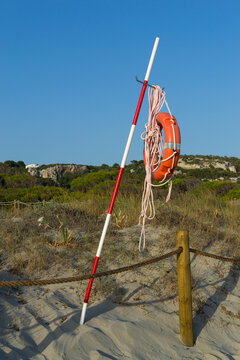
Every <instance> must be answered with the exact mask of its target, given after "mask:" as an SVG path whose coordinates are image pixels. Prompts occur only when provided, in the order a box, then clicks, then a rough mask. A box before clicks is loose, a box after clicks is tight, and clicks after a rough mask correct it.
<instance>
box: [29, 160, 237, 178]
mask: <svg viewBox="0 0 240 360" xmlns="http://www.w3.org/2000/svg"><path fill="white" fill-rule="evenodd" d="M117 168H119V165H118V164H116V163H115V164H114V165H113V166H108V165H106V164H102V165H101V166H91V165H75V164H69V165H68V164H55V165H49V166H46V165H42V166H41V167H39V168H38V169H33V170H30V171H29V173H30V174H31V175H35V176H40V177H43V178H50V179H52V180H54V181H56V182H59V184H62V185H64V184H67V183H69V184H70V182H71V181H72V180H73V179H74V178H76V177H79V176H80V177H81V176H83V175H86V174H88V173H91V172H96V171H99V170H104V171H112V170H115V169H117ZM125 172H130V173H132V174H133V173H134V174H135V176H137V177H138V178H139V179H140V180H143V178H144V176H145V169H144V163H143V161H135V160H134V161H132V162H131V164H129V165H126V167H125ZM186 176H194V177H196V178H198V179H201V180H219V181H221V180H226V179H228V180H230V181H233V182H236V181H240V159H238V158H236V157H220V156H210V155H209V156H203V155H181V156H180V159H179V162H178V166H177V169H176V170H175V176H174V177H175V178H182V177H186Z"/></svg>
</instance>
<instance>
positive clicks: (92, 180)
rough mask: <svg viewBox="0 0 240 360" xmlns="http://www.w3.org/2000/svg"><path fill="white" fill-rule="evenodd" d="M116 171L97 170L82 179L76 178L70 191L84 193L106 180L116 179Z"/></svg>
mask: <svg viewBox="0 0 240 360" xmlns="http://www.w3.org/2000/svg"><path fill="white" fill-rule="evenodd" d="M117 174H118V171H117V170H115V171H103V170H99V171H97V172H92V173H89V174H87V175H85V176H83V177H78V178H76V179H74V180H73V181H72V182H71V189H72V190H79V191H82V192H86V191H88V190H90V189H91V188H92V187H93V186H94V185H96V184H99V183H101V182H105V181H106V180H113V179H116V177H117Z"/></svg>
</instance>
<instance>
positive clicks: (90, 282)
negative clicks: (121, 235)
mask: <svg viewBox="0 0 240 360" xmlns="http://www.w3.org/2000/svg"><path fill="white" fill-rule="evenodd" d="M158 43H159V38H158V37H157V38H156V39H155V43H154V46H153V50H152V55H151V57H150V60H149V64H148V68H147V72H146V75H145V79H144V83H143V86H142V90H141V93H140V97H139V100H138V104H137V108H136V112H135V115H134V118H133V122H132V126H131V130H130V133H129V136H128V140H127V144H126V147H125V151H124V154H123V158H122V162H121V166H120V169H119V172H118V177H117V180H116V184H115V187H114V190H113V194H112V199H111V202H110V205H109V208H108V213H107V217H106V220H105V224H104V227H103V231H102V235H101V238H100V241H99V245H98V250H97V254H96V257H95V260H94V264H93V268H92V274H95V273H96V270H97V266H98V261H99V258H100V256H101V251H102V247H103V244H104V240H105V237H106V233H107V229H108V225H109V222H110V219H111V215H112V210H113V206H114V203H115V199H116V196H117V192H118V188H119V185H120V181H121V178H122V174H123V170H124V166H125V164H126V160H127V156H128V152H129V149H130V145H131V142H132V138H133V134H134V130H135V126H136V124H137V120H138V115H139V112H140V109H141V106H142V102H143V98H144V94H145V91H146V87H147V83H148V79H149V76H150V72H151V70H152V65H153V61H154V58H155V55H156V51H157V47H158ZM92 284H93V279H90V280H89V282H88V287H87V291H86V295H85V299H84V303H83V308H82V313H81V319H80V325H82V324H84V320H85V315H86V310H87V304H88V299H89V296H90V292H91V288H92Z"/></svg>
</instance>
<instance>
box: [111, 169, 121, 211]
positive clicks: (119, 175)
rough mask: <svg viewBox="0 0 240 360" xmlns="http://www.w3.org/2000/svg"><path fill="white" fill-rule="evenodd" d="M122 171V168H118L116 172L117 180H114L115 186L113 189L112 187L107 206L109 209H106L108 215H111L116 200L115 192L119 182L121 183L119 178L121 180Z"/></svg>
mask: <svg viewBox="0 0 240 360" xmlns="http://www.w3.org/2000/svg"><path fill="white" fill-rule="evenodd" d="M123 170H124V168H122V167H120V169H119V172H118V177H117V180H116V184H115V187H114V190H113V194H112V199H111V202H110V205H109V208H108V214H111V213H112V210H113V206H114V203H115V199H116V196H117V192H118V188H119V185H120V181H121V178H122V174H123Z"/></svg>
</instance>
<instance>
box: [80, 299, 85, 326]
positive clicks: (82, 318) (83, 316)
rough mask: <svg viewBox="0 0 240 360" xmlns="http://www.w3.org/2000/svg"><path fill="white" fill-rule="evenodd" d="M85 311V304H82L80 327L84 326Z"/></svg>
mask: <svg viewBox="0 0 240 360" xmlns="http://www.w3.org/2000/svg"><path fill="white" fill-rule="evenodd" d="M86 311H87V303H83V307H82V312H81V319H80V325H83V324H84V320H85V315H86Z"/></svg>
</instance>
